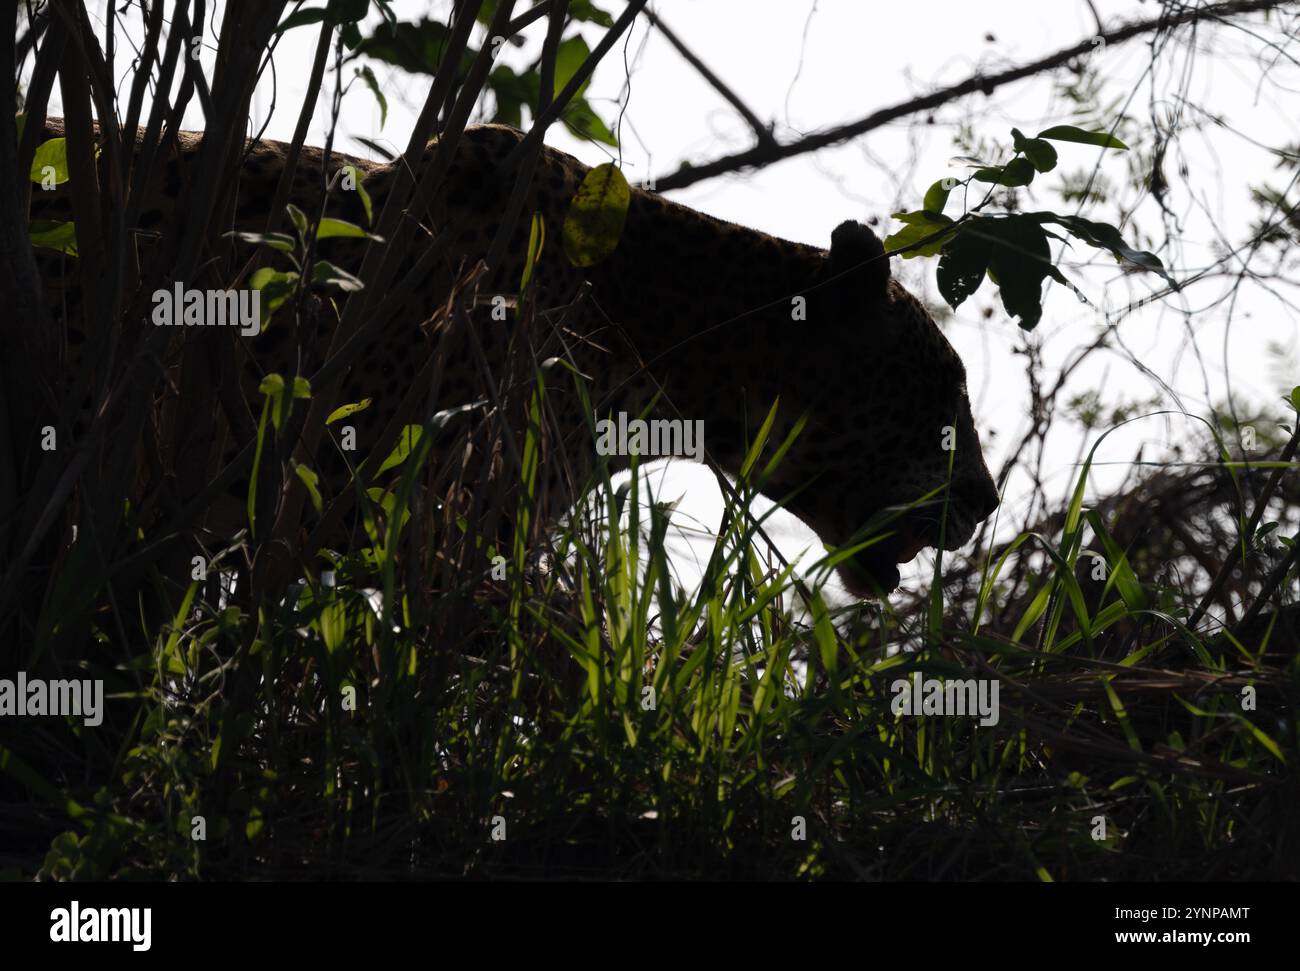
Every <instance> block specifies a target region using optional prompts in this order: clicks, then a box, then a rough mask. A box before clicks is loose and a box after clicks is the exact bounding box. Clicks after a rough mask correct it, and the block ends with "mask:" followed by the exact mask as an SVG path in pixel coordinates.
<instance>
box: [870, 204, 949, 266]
mask: <svg viewBox="0 0 1300 971" xmlns="http://www.w3.org/2000/svg"><path fill="white" fill-rule="evenodd" d="M894 218H895V219H897V220H898V221H899V222H901V223H903V224H904V226H903V228H902V229H900V230H899V231H898V232H896V233H893V234H892V235H889V236H886V237H885V251H886V252H888V253H890V254H893V253H898V254H899V255H900V256H902V257H903V259H905V260H910V259H914V258H915V257H918V256H935V255H937V254H938V253H939V251H940V250H942V249H943V246H944V244H945V243H946V242H947V241H948V240H950V239H952V235H953V229H952V225H953V222H952V220H951V219H949V218H948V217H947V216H945V215H943V214H942V213H935V212H928V211H926V210H924V209H922V210H918V211H916V212H896V213H894ZM935 234H938V235H935ZM929 236H934V239H932V240H930V241H929V242H928V243H925V244H924V245H923V246H920V247H918V248H916V249H913V250H909V251H907V252H900V251H901V250H904V249H905V248H906V247H909V246H915V245H916V244H917V243H920V242H921V240H923V239H926V238H927V237H929Z"/></svg>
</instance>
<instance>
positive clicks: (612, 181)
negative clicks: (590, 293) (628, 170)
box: [563, 162, 632, 266]
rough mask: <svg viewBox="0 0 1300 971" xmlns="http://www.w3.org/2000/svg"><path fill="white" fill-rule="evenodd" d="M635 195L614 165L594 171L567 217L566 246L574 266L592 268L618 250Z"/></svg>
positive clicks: (588, 175)
mask: <svg viewBox="0 0 1300 971" xmlns="http://www.w3.org/2000/svg"><path fill="white" fill-rule="evenodd" d="M631 201H632V192H631V190H630V189H629V188H628V184H627V179H625V178H624V177H623V173H622V172H620V171H619V169H618V167H617V166H616V165H614V164H613V163H610V162H606V163H605V164H604V165H598V166H596V167H595V168H594V169H591V170H590V171H589V172H588V173H587V175H586V177H585V178H583V180H582V185H580V186H579V187H578V191H577V193H576V194H575V195H574V197H573V201H572V202H571V203H570V204H569V211H568V213H567V214H566V215H565V217H564V229H563V247H564V253H565V255H566V256H567V257H568V258H569V262H570V263H572V264H573V265H574V266H593V265H594V264H596V263H599V262H600V261H601V260H604V259H606V258H607V257H609V255H610V254H611V253H613V252H614V250H615V249H616V248H617V247H618V241H619V239H620V238H621V237H622V235H623V226H624V224H625V223H626V222H627V209H628V206H629V205H630V204H631Z"/></svg>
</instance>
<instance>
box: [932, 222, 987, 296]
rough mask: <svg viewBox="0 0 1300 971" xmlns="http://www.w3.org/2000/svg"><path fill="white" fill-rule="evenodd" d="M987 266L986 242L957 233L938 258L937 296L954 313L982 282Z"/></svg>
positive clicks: (967, 234)
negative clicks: (941, 298)
mask: <svg viewBox="0 0 1300 971" xmlns="http://www.w3.org/2000/svg"><path fill="white" fill-rule="evenodd" d="M988 265H989V245H988V243H987V242H986V241H985V240H983V239H980V238H978V237H977V236H973V235H971V234H970V233H965V232H962V233H958V235H957V236H956V237H955V238H954V239H952V240H950V241H949V242H948V244H947V245H946V246H944V248H943V252H942V253H941V254H940V255H939V267H938V269H937V270H936V271H935V280H936V282H937V283H938V285H939V295H940V296H942V297H943V299H944V300H945V301H946V302H947V304H948V306H950V307H951V308H952V309H953V310H956V309H957V308H958V307H960V306H961V305H962V303H963V302H964V301H965V300H966V298H967V297H969V296H970V295H971V294H972V293H974V292H975V291H976V290H978V289H979V287H980V284H981V283H983V282H984V274H985V272H986V271H987V270H988Z"/></svg>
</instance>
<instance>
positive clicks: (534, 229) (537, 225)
mask: <svg viewBox="0 0 1300 971" xmlns="http://www.w3.org/2000/svg"><path fill="white" fill-rule="evenodd" d="M545 245H546V220H545V219H543V218H542V214H541V213H540V212H535V213H533V221H532V225H531V226H530V227H529V229H528V252H527V253H526V254H525V255H524V272H523V277H522V278H521V279H520V281H519V292H520V293H526V292H527V291H528V284H529V283H531V282H532V279H533V267H534V266H536V265H537V261H538V260H539V259H541V256H542V247H543V246H545Z"/></svg>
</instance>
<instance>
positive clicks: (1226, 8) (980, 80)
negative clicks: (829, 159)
mask: <svg viewBox="0 0 1300 971" xmlns="http://www.w3.org/2000/svg"><path fill="white" fill-rule="evenodd" d="M1288 2H1289V0H1232V2H1229V3H1217V4H1213V5H1212V6H1208V7H1198V8H1196V9H1192V10H1185V11H1184V12H1182V13H1179V14H1176V15H1174V16H1169V17H1166V16H1161V17H1154V18H1152V19H1150V20H1141V21H1136V22H1134V23H1130V24H1126V25H1125V26H1123V27H1117V28H1116V29H1115V30H1112V31H1109V32H1107V33H1102V34H1098V35H1096V36H1093V37H1089V38H1088V39H1087V40H1085V41H1080V42H1079V43H1078V44H1075V45H1074V46H1073V47H1067V48H1064V49H1062V50H1060V51H1057V52H1056V53H1055V54H1050V55H1048V56H1047V57H1043V58H1040V59H1038V60H1036V61H1032V62H1030V63H1029V64H1025V65H1022V66H1020V67H1016V68H1010V69H1008V70H1006V71H999V72H998V73H996V74H974V75H972V76H971V77H969V78H967V79H966V80H965V81H961V82H960V83H958V84H953V85H949V86H948V87H946V88H940V89H939V90H938V91H934V92H932V93H930V94H927V95H923V96H922V97H919V98H913V99H912V100H910V101H905V102H903V103H901V104H897V105H894V106H892V107H889V108H882V109H881V110H879V111H876V112H874V113H872V114H870V115H867V116H866V117H865V118H860V119H858V120H857V121H854V122H850V123H849V124H847V125H839V126H837V127H835V128H828V129H826V130H825V131H820V132H813V133H812V134H810V135H807V136H805V137H803V138H800V139H798V140H797V141H794V142H789V143H787V144H780V143H777V144H775V145H774V146H768V145H758V146H755V147H754V148H751V149H748V150H746V151H743V152H737V153H736V154H734V155H725V156H723V157H722V158H718V159H714V160H713V161H711V162H705V163H702V164H700V165H693V166H690V167H689V168H685V169H681V170H679V171H675V172H672V173H670V174H666V175H661V176H659V177H658V178H657V179H656V180H655V184H656V185H657V186H658V189H659V191H660V192H667V191H669V190H671V189H681V188H684V187H685V186H688V185H694V184H695V183H696V182H703V181H704V180H705V179H712V178H715V177H716V176H719V175H724V174H726V173H728V172H737V171H739V170H741V169H747V168H753V167H756V166H762V165H770V164H771V163H773V162H779V161H781V160H783V159H787V158H793V157H794V156H796V155H804V154H807V153H808V152H815V151H817V150H818V149H822V148H825V147H827V146H828V145H835V144H837V143H839V142H844V141H848V140H849V139H850V138H856V137H857V136H859V135H862V134H865V133H866V132H869V131H872V130H873V129H876V128H880V127H881V126H883V125H887V124H889V123H890V122H892V121H897V120H898V119H900V118H905V117H907V116H908V115H914V114H917V113H919V112H922V111H932V110H934V109H935V108H938V107H940V106H942V105H945V104H947V103H948V102H950V101H954V100H956V99H957V98H961V97H964V96H966V95H968V94H974V93H975V92H977V91H980V92H983V93H984V94H992V93H993V90H994V89H995V88H999V87H1001V86H1002V85H1004V84H1010V83H1012V82H1014V81H1020V80H1023V79H1024V78H1027V77H1032V76H1033V75H1035V74H1041V73H1042V72H1043V71H1049V70H1051V69H1052V68H1055V67H1059V66H1060V65H1062V64H1065V63H1066V62H1068V61H1070V60H1073V59H1074V58H1076V57H1080V56H1082V55H1084V54H1089V53H1092V52H1093V51H1095V50H1096V49H1097V46H1098V45H1097V44H1096V40H1097V37H1100V38H1101V39H1102V40H1104V41H1105V42H1106V44H1107V45H1109V44H1117V43H1122V42H1124V41H1126V40H1131V39H1132V38H1134V37H1138V36H1141V35H1142V34H1148V33H1151V32H1152V31H1157V30H1169V29H1172V28H1174V27H1179V26H1182V25H1183V24H1190V23H1196V22H1198V21H1201V20H1207V19H1219V18H1222V17H1230V16H1235V15H1239V14H1248V13H1256V12H1259V11H1262V10H1273V9H1275V8H1278V7H1285V6H1287V5H1288Z"/></svg>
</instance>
